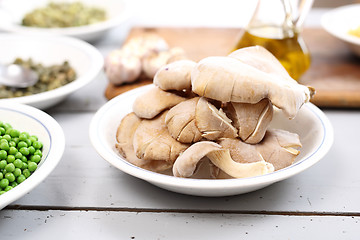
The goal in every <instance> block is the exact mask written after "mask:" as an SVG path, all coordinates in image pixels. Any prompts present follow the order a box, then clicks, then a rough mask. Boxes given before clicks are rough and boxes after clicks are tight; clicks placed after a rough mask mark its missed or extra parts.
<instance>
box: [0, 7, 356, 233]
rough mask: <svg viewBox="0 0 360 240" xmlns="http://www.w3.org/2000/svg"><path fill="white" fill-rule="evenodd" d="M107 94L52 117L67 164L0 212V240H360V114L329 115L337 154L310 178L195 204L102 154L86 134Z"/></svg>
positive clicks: (100, 86) (94, 87) (108, 44)
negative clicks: (60, 134) (60, 130)
mask: <svg viewBox="0 0 360 240" xmlns="http://www.w3.org/2000/svg"><path fill="white" fill-rule="evenodd" d="M185 2H186V1H185ZM164 3H166V2H165V1H164ZM213 7H214V6H213ZM323 12H324V11H321V10H315V11H313V12H312V13H311V14H310V16H309V18H308V22H307V23H306V24H308V25H316V24H319V18H320V16H321V14H322V13H323ZM176 16H180V15H176V14H175V17H174V18H171V14H170V13H168V14H166V17H168V18H169V19H170V20H169V21H167V22H166V24H165V25H177V24H180V25H181V24H184V22H181V21H179V19H176ZM147 17H149V18H147ZM150 17H151V14H150V13H148V15H144V12H142V13H141V14H138V15H137V16H136V17H135V18H134V19H132V20H130V21H128V22H127V23H126V24H125V26H123V27H122V28H116V29H114V30H113V31H111V32H110V33H109V34H108V35H106V36H104V38H103V39H102V40H100V41H98V42H96V43H95V44H94V45H95V46H96V47H97V48H98V49H99V50H100V51H101V52H102V54H103V55H104V56H106V54H107V53H108V52H109V51H111V50H112V49H114V48H117V47H119V46H120V45H121V43H122V41H123V40H124V38H125V37H126V34H127V31H128V30H129V29H130V27H131V26H133V25H134V24H135V25H136V24H137V25H152V24H153V25H161V24H162V23H164V22H162V20H161V19H160V20H159V19H154V18H150ZM149 19H150V20H149ZM194 19H195V20H196V18H193V20H194ZM230 20H233V19H231V18H230V19H229V17H226V16H224V20H223V21H219V20H216V21H215V20H214V19H212V18H211V16H210V14H209V16H207V19H201V20H199V19H198V22H196V21H190V20H189V19H187V20H185V24H186V25H188V26H199V25H200V26H204V25H207V26H212V24H213V25H214V26H216V27H219V26H224V27H234V25H233V22H232V21H230ZM106 84H107V79H106V78H105V77H103V78H100V79H97V80H96V81H94V82H92V83H91V84H89V85H88V86H86V87H85V88H83V89H81V90H79V91H78V92H76V93H75V94H73V95H71V96H70V97H69V98H68V99H67V100H65V101H64V102H62V103H60V104H59V105H57V106H55V107H52V108H50V109H48V110H46V111H47V112H48V113H49V114H50V115H51V116H53V117H54V118H55V119H56V120H57V121H58V122H59V124H60V125H61V126H62V128H63V129H64V132H65V136H66V148H65V152H64V155H63V158H62V160H61V162H60V163H59V165H58V166H57V168H56V169H55V170H54V171H53V172H52V174H51V175H50V176H49V177H48V178H47V179H46V180H45V181H44V182H42V183H41V184H40V185H39V186H38V187H37V188H35V189H34V190H33V191H31V192H30V193H28V194H27V195H25V196H24V197H22V198H21V199H19V200H18V201H16V202H14V203H13V204H11V205H9V206H8V207H6V208H5V209H3V210H1V211H0V240H7V239H46V238H49V239H265V238H266V239H301V240H303V239H360V174H359V169H360V157H359V149H360V146H359V136H360V127H359V123H360V112H359V111H358V110H346V109H343V110H339V109H337V110H329V109H325V110H324V112H325V113H326V115H327V116H328V117H329V119H330V121H331V122H332V124H333V127H334V131H335V141H334V145H333V147H332V149H331V150H330V152H329V153H328V155H327V156H326V157H325V158H324V159H323V160H321V161H320V162H319V163H318V164H316V165H315V166H313V167H312V168H310V169H308V170H306V171H305V172H303V173H301V174H299V175H297V176H295V177H292V178H290V179H287V180H285V181H282V182H279V183H276V184H273V185H271V186H269V187H267V188H265V189H262V190H259V191H256V192H252V193H248V194H243V195H238V196H232V197H222V198H205V197H194V196H187V195H181V194H177V193H173V192H169V191H166V190H163V189H160V188H158V187H155V186H153V185H151V184H149V183H147V182H144V181H142V180H139V179H136V178H134V177H131V176H129V175H127V174H125V173H123V172H121V171H119V170H118V169H116V168H114V167H112V166H110V165H109V164H108V163H107V162H106V161H104V160H103V159H102V158H101V157H100V156H99V155H98V154H97V153H96V152H95V150H94V149H93V148H92V146H91V144H90V140H89V138H88V127H89V123H90V121H91V118H92V116H93V115H94V113H95V112H96V111H97V110H98V109H99V108H100V107H101V106H102V105H103V104H104V103H106V99H105V97H104V90H105V87H106Z"/></svg>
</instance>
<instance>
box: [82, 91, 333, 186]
mask: <svg viewBox="0 0 360 240" xmlns="http://www.w3.org/2000/svg"><path fill="white" fill-rule="evenodd" d="M150 86H151V85H149V86H143V87H139V88H137V89H134V90H131V91H128V92H125V93H123V94H121V95H119V96H117V97H115V98H113V99H111V100H110V101H108V102H107V103H105V104H104V105H103V106H102V107H101V108H100V109H99V110H98V111H97V112H96V113H95V115H94V116H93V118H92V120H91V122H90V127H89V137H90V140H91V143H92V145H93V147H94V148H95V150H96V151H97V152H98V154H99V155H100V156H101V157H102V158H104V159H105V160H106V161H108V162H109V163H110V164H111V165H113V166H115V167H117V168H119V169H120V170H121V171H123V172H125V173H127V174H129V175H132V176H135V177H137V178H140V179H143V180H145V181H148V182H152V183H155V184H159V185H171V186H173V187H182V188H183V187H186V188H192V189H205V190H206V189H208V190H211V189H213V190H215V189H233V188H242V187H244V188H245V187H250V186H260V185H265V184H271V183H274V182H278V181H280V180H283V179H285V178H288V177H290V176H293V175H295V174H297V173H299V172H302V171H303V170H305V169H307V168H309V167H310V166H312V165H314V164H315V163H316V162H318V161H319V160H320V159H322V158H323V157H324V156H325V154H326V153H327V152H328V151H329V149H330V148H331V145H332V143H333V139H334V132H333V127H332V125H331V123H330V121H329V119H328V118H327V117H326V115H325V114H324V113H323V112H322V111H321V110H320V109H319V108H318V107H316V106H315V105H314V104H312V103H306V104H305V105H303V107H305V108H308V109H309V110H310V111H311V112H312V113H313V114H314V115H316V117H317V118H318V119H319V120H320V121H321V125H322V128H323V130H324V136H323V139H322V142H321V144H320V145H319V146H318V148H317V149H316V151H314V152H313V153H312V154H311V155H310V156H308V157H307V158H305V159H303V160H301V161H299V162H296V163H294V164H293V165H291V166H289V167H287V168H284V169H280V170H278V171H276V172H273V173H269V174H266V175H262V176H256V177H250V178H242V179H191V178H178V177H173V176H168V175H164V174H159V173H156V172H152V171H148V170H145V169H142V168H140V167H137V166H135V165H132V164H131V163H129V162H127V161H126V160H123V159H122V158H121V157H120V156H119V155H116V153H114V152H107V151H106V148H105V146H104V145H103V144H104V143H102V142H100V141H99V137H98V134H99V132H97V129H98V128H97V126H98V124H99V123H100V122H101V118H102V116H103V115H104V113H106V111H108V110H109V109H111V108H112V106H114V105H116V104H117V103H118V102H119V101H120V100H121V99H126V98H127V97H128V96H130V95H132V94H137V93H139V92H141V91H143V90H144V89H146V88H149V87H150ZM114 156H117V157H114Z"/></svg>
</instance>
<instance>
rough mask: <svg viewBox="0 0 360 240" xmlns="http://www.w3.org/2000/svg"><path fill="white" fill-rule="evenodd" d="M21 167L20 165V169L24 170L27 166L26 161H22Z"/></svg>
mask: <svg viewBox="0 0 360 240" xmlns="http://www.w3.org/2000/svg"><path fill="white" fill-rule="evenodd" d="M22 164H23V165H22V167H21V170H25V169H27V168H28V164H27V163H26V162H22Z"/></svg>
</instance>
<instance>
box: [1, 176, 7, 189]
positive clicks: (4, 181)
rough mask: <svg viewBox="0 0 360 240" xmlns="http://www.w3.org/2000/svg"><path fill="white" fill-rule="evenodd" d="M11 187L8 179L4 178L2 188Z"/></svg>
mask: <svg viewBox="0 0 360 240" xmlns="http://www.w3.org/2000/svg"><path fill="white" fill-rule="evenodd" d="M7 186H9V180H8V179H7V178H3V179H1V180H0V188H2V189H4V188H6V187H7Z"/></svg>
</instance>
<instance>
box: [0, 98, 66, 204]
mask: <svg viewBox="0 0 360 240" xmlns="http://www.w3.org/2000/svg"><path fill="white" fill-rule="evenodd" d="M64 149H65V137H64V132H63V130H62V128H61V126H60V125H59V124H58V123H57V122H56V120H55V119H54V118H52V117H51V116H50V115H48V114H47V113H45V112H43V111H41V110H39V109H37V108H34V107H31V106H28V105H23V104H19V103H10V102H9V103H7V104H3V105H0V209H2V208H4V207H6V206H7V205H9V204H11V203H12V202H14V201H16V200H17V199H19V198H21V197H22V196H23V195H25V194H26V193H28V192H30V191H31V190H32V189H33V188H35V187H36V186H37V185H38V184H40V183H41V182H42V181H43V180H44V179H45V178H46V177H47V176H48V175H49V174H50V173H51V172H52V171H53V170H54V168H55V167H56V165H57V164H58V162H59V161H60V160H61V157H62V155H63V152H64Z"/></svg>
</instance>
